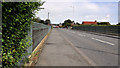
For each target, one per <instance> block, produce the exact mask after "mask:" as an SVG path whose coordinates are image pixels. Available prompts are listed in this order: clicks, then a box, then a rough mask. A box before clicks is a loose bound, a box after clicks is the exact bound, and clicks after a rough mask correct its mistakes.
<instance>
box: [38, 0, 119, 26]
mask: <svg viewBox="0 0 120 68" xmlns="http://www.w3.org/2000/svg"><path fill="white" fill-rule="evenodd" d="M44 1H46V3H45V4H44V5H43V6H42V7H43V8H45V9H43V10H41V11H38V13H36V16H37V17H40V18H41V19H43V20H45V19H47V14H48V12H49V13H50V20H51V22H52V24H58V23H63V22H64V20H66V19H71V20H74V21H75V22H79V23H82V21H95V20H97V21H99V22H107V21H108V22H110V23H111V24H117V23H118V1H119V0H103V1H102V0H98V1H96V0H44Z"/></svg>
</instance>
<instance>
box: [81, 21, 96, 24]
mask: <svg viewBox="0 0 120 68" xmlns="http://www.w3.org/2000/svg"><path fill="white" fill-rule="evenodd" d="M82 24H83V25H91V24H95V25H96V24H97V21H96V20H95V21H94V22H92V21H83V22H82Z"/></svg>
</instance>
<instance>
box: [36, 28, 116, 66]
mask: <svg viewBox="0 0 120 68" xmlns="http://www.w3.org/2000/svg"><path fill="white" fill-rule="evenodd" d="M58 37H59V38H58ZM51 42H53V43H57V44H50V43H51ZM48 44H49V45H51V46H47V45H48ZM67 44H68V45H70V46H71V48H70V46H69V47H65V46H66V45H67ZM52 45H54V47H53V46H52ZM60 45H61V46H60ZM63 45H64V46H63ZM52 47H53V48H52ZM60 48H61V50H62V51H63V52H60V51H59V49H60ZM55 49H56V50H55ZM55 53H57V55H55ZM69 53H73V54H69ZM62 54H64V55H65V54H69V57H71V58H72V59H74V62H73V63H72V64H71V62H67V60H71V58H70V59H67V58H65V57H63V56H61V55H62ZM73 55H76V56H75V57H72V56H73ZM77 55H79V56H77ZM53 58H54V59H53ZM55 58H56V59H55ZM62 59H64V61H60V60H62ZM66 59H67V60H66ZM79 59H80V60H81V62H80V61H77V60H79ZM54 62H55V63H54ZM56 62H57V63H58V64H57V63H56ZM59 62H61V63H63V64H60V63H59ZM78 62H80V63H78ZM52 63H53V64H52ZM36 65H37V66H39V65H40V66H42V65H44V66H46V65H49V66H50V65H51V66H56V65H58V66H60V65H63V66H67V65H71V66H89V65H91V66H118V39H116V38H111V37H106V36H99V35H94V34H90V33H86V32H84V31H75V30H70V29H59V28H55V29H53V30H52V32H51V35H50V37H49V38H48V40H47V42H46V44H45V48H44V50H43V53H42V54H41V55H40V59H39V61H38V63H37V64H36Z"/></svg>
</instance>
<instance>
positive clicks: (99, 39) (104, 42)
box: [92, 38, 115, 45]
mask: <svg viewBox="0 0 120 68" xmlns="http://www.w3.org/2000/svg"><path fill="white" fill-rule="evenodd" d="M92 39H93V40H96V41H99V42H102V43H107V44H109V45H115V44H113V43H110V42H106V41H103V40H100V39H95V38H92Z"/></svg>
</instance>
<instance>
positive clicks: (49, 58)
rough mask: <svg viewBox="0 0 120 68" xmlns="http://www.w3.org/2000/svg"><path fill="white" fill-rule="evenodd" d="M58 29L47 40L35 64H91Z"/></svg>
mask: <svg viewBox="0 0 120 68" xmlns="http://www.w3.org/2000/svg"><path fill="white" fill-rule="evenodd" d="M56 29H57V28H56ZM56 29H53V30H52V32H51V34H50V36H49V37H48V39H47V40H46V43H45V44H44V48H43V50H42V53H41V54H40V56H39V59H38V61H37V63H36V65H35V66H90V64H89V63H88V62H87V61H86V60H85V59H84V58H83V57H82V56H81V55H80V54H79V53H78V52H77V51H76V50H75V49H74V47H72V46H71V44H70V43H69V42H68V41H67V40H66V39H64V37H63V36H62V34H61V33H60V32H59V31H57V30H56Z"/></svg>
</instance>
